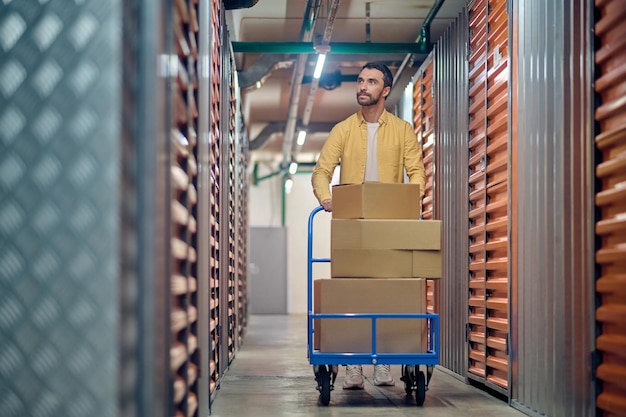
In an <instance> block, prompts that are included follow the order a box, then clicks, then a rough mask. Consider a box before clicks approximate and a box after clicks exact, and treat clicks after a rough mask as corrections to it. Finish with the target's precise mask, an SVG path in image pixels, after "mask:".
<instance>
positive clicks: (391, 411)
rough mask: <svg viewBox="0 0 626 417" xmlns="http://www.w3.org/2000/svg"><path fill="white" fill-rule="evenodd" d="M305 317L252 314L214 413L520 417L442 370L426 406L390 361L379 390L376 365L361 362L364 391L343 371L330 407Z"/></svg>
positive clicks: (219, 416) (218, 416)
mask: <svg viewBox="0 0 626 417" xmlns="http://www.w3.org/2000/svg"><path fill="white" fill-rule="evenodd" d="M306 352H307V334H306V315H252V316H250V318H249V321H248V328H247V334H246V337H245V340H244V343H243V345H242V346H241V349H240V350H239V351H238V352H237V354H236V357H235V360H234V361H233V362H232V365H231V367H230V369H229V370H228V371H227V372H226V374H225V375H224V376H223V377H222V382H221V387H220V388H219V389H218V390H217V394H216V396H215V398H214V401H213V404H212V406H211V415H212V416H215V417H280V416H289V417H305V416H359V417H362V416H365V417H366V416H372V417H373V416H383V415H384V416H386V417H394V416H441V417H444V416H445V417H520V416H523V415H524V414H523V413H521V412H519V411H517V410H515V409H513V408H512V407H509V405H508V404H507V403H506V402H503V401H501V400H500V399H498V398H495V397H493V396H491V395H490V394H488V393H486V392H484V391H481V390H480V389H478V388H475V387H473V386H471V385H467V384H465V383H464V382H462V381H460V380H459V379H457V378H456V377H454V376H452V375H450V374H449V373H447V372H445V371H443V370H442V369H440V368H437V369H436V370H435V372H434V374H433V376H432V379H431V381H430V386H429V389H428V391H427V393H426V401H425V402H424V406H423V407H418V406H416V404H415V397H414V396H412V397H408V396H407V395H406V394H405V392H404V384H403V382H402V381H400V366H392V372H393V374H394V379H395V381H396V385H395V386H392V387H377V386H375V385H373V383H372V371H373V367H372V366H364V367H363V373H364V376H365V378H366V380H365V389H364V390H362V391H346V390H343V389H342V388H341V384H342V383H343V377H344V374H345V367H343V366H342V367H340V368H339V374H338V376H337V380H336V381H335V390H334V391H332V392H331V399H330V404H329V406H323V405H321V403H319V394H318V392H317V391H316V389H315V386H316V383H315V378H314V375H313V367H312V365H310V364H309V361H308V359H307V356H306Z"/></svg>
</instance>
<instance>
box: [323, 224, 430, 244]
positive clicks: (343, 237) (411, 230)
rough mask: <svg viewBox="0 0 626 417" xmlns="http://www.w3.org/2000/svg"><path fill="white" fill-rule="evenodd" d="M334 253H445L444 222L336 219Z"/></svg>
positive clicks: (333, 242) (333, 225) (333, 241)
mask: <svg viewBox="0 0 626 417" xmlns="http://www.w3.org/2000/svg"><path fill="white" fill-rule="evenodd" d="M330 230H331V235H330V237H331V242H330V244H331V248H332V249H412V250H441V220H399V219H393V220H384V219H333V220H332V221H331V229H330Z"/></svg>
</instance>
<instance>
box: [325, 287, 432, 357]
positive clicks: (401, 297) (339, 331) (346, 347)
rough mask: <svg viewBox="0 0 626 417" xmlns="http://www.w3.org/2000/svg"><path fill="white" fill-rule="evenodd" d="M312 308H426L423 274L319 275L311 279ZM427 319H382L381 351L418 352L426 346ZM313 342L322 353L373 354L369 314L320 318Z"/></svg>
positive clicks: (401, 310)
mask: <svg viewBox="0 0 626 417" xmlns="http://www.w3.org/2000/svg"><path fill="white" fill-rule="evenodd" d="M313 288H314V292H313V312H314V313H342V314H343V313H425V312H426V281H425V280H422V279H369V278H368V279H362V278H349V279H340V280H334V279H318V280H315V281H314V282H313ZM426 323H427V320H426V319H378V320H377V322H376V324H377V329H376V346H377V352H378V353H417V352H424V351H426V348H427V337H428V335H427V325H426ZM314 329H315V331H314V333H313V347H314V348H315V349H319V350H320V351H321V352H336V353H344V352H354V353H370V352H371V346H372V323H371V320H370V319H353V318H341V319H316V320H315V323H314Z"/></svg>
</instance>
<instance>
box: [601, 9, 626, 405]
mask: <svg viewBox="0 0 626 417" xmlns="http://www.w3.org/2000/svg"><path fill="white" fill-rule="evenodd" d="M595 3H596V7H597V10H598V12H599V14H600V19H599V20H598V23H597V24H596V26H595V32H596V36H598V38H599V41H600V42H599V44H600V46H599V49H598V50H597V51H596V55H595V60H596V64H597V66H598V68H600V70H599V74H598V78H597V80H596V84H595V88H596V92H597V93H598V95H599V96H600V97H601V105H600V106H599V107H598V108H597V110H596V114H595V118H596V121H597V122H598V126H599V134H598V136H596V147H597V149H598V151H599V153H600V154H601V155H602V156H601V158H602V162H600V163H599V164H598V166H597V168H596V176H597V179H598V184H599V189H598V192H597V194H596V205H597V207H598V209H599V210H600V220H599V221H598V222H597V224H596V233H597V235H598V236H599V238H600V248H599V250H598V251H597V253H596V262H597V264H598V265H599V267H600V278H599V279H598V280H597V282H596V291H597V293H598V295H599V297H598V298H599V299H600V305H599V307H598V309H597V311H596V320H597V321H598V324H599V326H600V335H599V336H598V338H597V340H596V348H597V350H598V352H600V354H601V360H600V364H599V366H598V368H597V377H598V380H599V381H600V394H599V395H598V398H597V407H598V409H599V410H601V413H602V415H603V416H604V417H617V416H626V187H624V186H623V185H624V184H626V100H624V97H626V48H625V45H626V44H625V40H626V25H624V24H623V22H624V19H626V2H624V1H623V0H612V1H611V0H596V2H595Z"/></svg>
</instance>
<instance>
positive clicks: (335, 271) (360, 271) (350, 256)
mask: <svg viewBox="0 0 626 417" xmlns="http://www.w3.org/2000/svg"><path fill="white" fill-rule="evenodd" d="M330 260H331V262H330V273H331V276H332V277H333V278H345V277H361V278H367V277H370V278H389V277H393V278H411V277H414V278H441V275H442V268H441V251H434V250H432V251H431V250H427V251H421V250H416V251H412V250H397V249H334V248H333V249H332V250H331V256H330Z"/></svg>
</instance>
